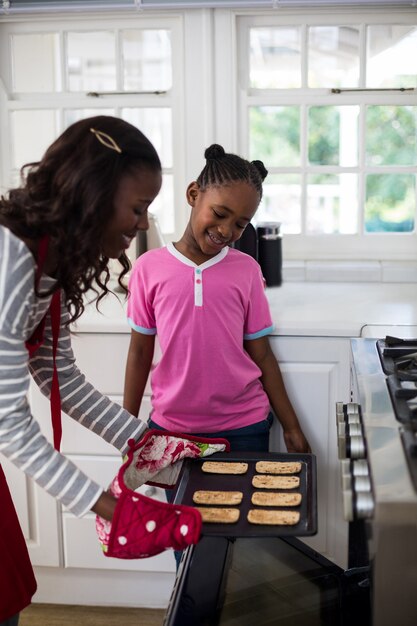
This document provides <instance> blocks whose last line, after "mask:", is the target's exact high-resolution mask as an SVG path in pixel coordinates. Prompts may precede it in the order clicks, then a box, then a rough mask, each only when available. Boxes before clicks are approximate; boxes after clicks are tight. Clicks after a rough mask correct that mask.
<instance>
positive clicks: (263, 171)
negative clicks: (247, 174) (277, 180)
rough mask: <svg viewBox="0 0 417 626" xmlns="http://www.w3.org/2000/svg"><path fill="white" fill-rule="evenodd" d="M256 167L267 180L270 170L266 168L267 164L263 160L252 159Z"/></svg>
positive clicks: (263, 178)
mask: <svg viewBox="0 0 417 626" xmlns="http://www.w3.org/2000/svg"><path fill="white" fill-rule="evenodd" d="M251 164H252V165H253V166H254V167H256V169H257V170H258V172H259V174H260V176H261V178H262V180H265V178H266V177H267V176H268V170H267V169H266V167H265V165H264V164H263V163H262V161H252V163H251Z"/></svg>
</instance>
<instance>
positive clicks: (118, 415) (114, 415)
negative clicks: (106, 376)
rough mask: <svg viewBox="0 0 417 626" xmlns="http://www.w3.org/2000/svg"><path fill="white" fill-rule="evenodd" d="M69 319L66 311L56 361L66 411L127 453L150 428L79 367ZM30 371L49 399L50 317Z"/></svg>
mask: <svg viewBox="0 0 417 626" xmlns="http://www.w3.org/2000/svg"><path fill="white" fill-rule="evenodd" d="M68 319H69V315H68V311H67V310H66V309H65V308H64V309H63V313H62V317H61V329H60V335H59V340H58V349H57V358H56V364H57V370H58V377H59V388H60V392H61V405H62V410H63V411H64V412H65V413H67V415H69V416H70V417H72V418H73V419H75V420H76V421H78V422H79V423H80V424H82V425H83V426H85V427H86V428H89V429H90V430H92V431H93V432H95V433H96V434H97V435H100V437H102V438H103V439H105V440H106V441H107V442H108V443H110V444H112V445H113V446H115V448H117V449H118V450H120V452H122V454H123V453H125V452H126V451H127V448H128V445H127V442H128V440H129V439H131V438H133V439H137V438H138V437H139V435H140V434H141V433H142V432H143V431H144V430H145V428H146V426H144V424H143V423H142V422H141V421H139V420H138V419H137V418H136V417H133V416H132V415H131V414H130V413H128V412H127V411H126V410H125V409H123V408H122V407H121V406H120V405H119V404H116V403H114V402H112V401H111V400H109V398H108V397H107V396H104V395H103V394H101V393H100V392H99V391H97V390H96V389H95V388H94V387H93V386H92V385H91V384H90V383H89V382H88V381H86V379H85V376H84V374H82V372H80V370H79V369H78V368H77V366H76V364H75V358H74V354H73V351H72V348H71V334H70V331H69V329H68V327H67V326H65V323H66V321H68ZM30 371H31V373H32V376H33V378H34V379H35V381H36V382H37V384H38V386H39V388H40V390H41V391H42V393H44V394H45V395H46V396H48V397H49V394H50V389H51V384H52V373H53V362H52V333H51V324H50V317H49V314H48V317H47V321H46V326H45V339H44V343H43V345H42V346H41V347H40V348H39V350H37V352H36V353H35V355H34V356H33V357H32V358H31V359H30Z"/></svg>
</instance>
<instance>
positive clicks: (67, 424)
mask: <svg viewBox="0 0 417 626" xmlns="http://www.w3.org/2000/svg"><path fill="white" fill-rule="evenodd" d="M109 397H110V400H112V401H113V402H116V403H117V404H120V405H121V404H122V402H123V396H122V395H114V396H109ZM30 402H31V407H32V412H33V415H34V416H35V417H36V419H37V420H38V422H39V423H40V425H41V428H42V432H43V433H44V434H45V435H46V437H48V439H49V441H52V428H51V409H50V405H49V400H48V399H47V398H46V397H45V396H44V395H43V394H42V393H41V392H40V391H39V389H38V387H37V386H36V385H35V384H32V385H31V390H30ZM150 411H151V399H150V397H149V396H144V397H143V400H142V404H141V407H140V412H139V418H140V419H141V420H142V421H145V422H146V421H147V419H148V417H149V414H150ZM61 451H62V453H63V454H103V455H106V456H109V455H114V456H117V457H118V458H119V457H120V454H119V451H118V450H117V449H116V448H115V447H114V446H112V445H111V444H109V443H107V442H106V441H105V440H104V439H102V438H101V437H99V436H98V435H96V434H95V433H93V432H92V431H91V430H89V429H88V428H85V426H83V425H82V424H79V423H78V422H77V421H75V420H73V419H71V417H68V415H66V414H65V413H62V442H61Z"/></svg>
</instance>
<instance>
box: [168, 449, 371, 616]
mask: <svg viewBox="0 0 417 626" xmlns="http://www.w3.org/2000/svg"><path fill="white" fill-rule="evenodd" d="M228 454H229V455H231V456H230V459H229V460H232V461H233V460H240V461H242V460H245V461H247V462H248V465H249V470H248V475H247V476H246V475H243V476H242V477H241V478H239V481H240V482H239V484H238V488H239V490H241V491H242V493H243V496H244V497H243V503H242V511H241V518H242V519H241V522H242V523H241V525H240V526H239V525H237V526H236V527H235V528H234V529H233V528H231V527H230V526H229V527H228V528H226V527H225V525H219V527H218V528H212V527H210V528H208V527H206V528H205V527H204V524H203V535H202V538H201V539H200V541H199V543H198V544H197V545H196V546H190V547H189V548H188V549H187V550H186V551H185V552H184V553H183V555H182V559H181V562H180V564H179V568H178V572H177V576H176V580H175V585H174V589H173V592H172V595H171V599H170V603H169V606H168V610H167V613H166V617H165V621H164V626H199V625H203V626H254V625H256V626H272V625H274V626H369V624H370V622H369V587H368V581H369V576H368V568H367V561H366V562H365V563H362V561H361V560H360V559H359V560H358V559H357V558H356V559H355V563H356V564H357V565H355V567H351V568H350V569H349V570H348V571H343V570H342V569H341V568H339V567H338V566H337V565H335V564H334V563H332V562H331V561H329V560H327V559H326V558H324V557H323V556H322V555H320V554H318V553H317V552H315V551H314V550H312V549H311V548H309V547H308V546H306V545H305V544H304V543H302V541H301V540H300V539H299V538H298V537H297V534H298V535H302V534H311V533H312V532H313V533H314V532H315V530H316V511H315V503H316V496H315V461H314V458H313V456H312V455H298V457H299V460H300V461H301V464H302V465H303V469H302V470H301V483H300V490H301V492H302V493H303V494H305V498H303V499H305V505H304V507H303V505H302V506H301V509H300V522H299V524H298V529H297V527H293V528H292V529H291V528H290V527H288V528H287V529H284V528H282V529H275V530H272V529H271V528H270V529H267V528H264V529H262V530H255V529H253V528H252V529H250V528H249V527H248V525H247V523H246V522H245V519H246V509H245V507H246V506H250V505H249V502H250V501H251V480H252V472H253V471H254V468H253V466H254V465H255V461H256V459H257V457H258V453H232V452H231V453H228ZM260 454H262V458H264V456H267V455H268V456H270V457H271V458H273V459H275V457H276V458H279V457H281V456H284V455H279V454H275V453H260ZM242 455H243V456H242ZM219 456H223V457H224V454H223V455H222V454H220V455H219V454H217V455H213V456H212V457H210V458H211V459H216V458H218V457H219ZM286 456H288V455H286ZM289 456H291V457H292V456H295V455H289ZM235 457H236V458H235ZM182 476H183V478H182V479H180V481H179V486H178V487H177V492H176V496H175V501H176V502H182V503H185V504H190V503H191V502H192V499H191V496H192V493H193V491H194V490H195V489H196V488H204V489H208V488H209V486H208V485H207V484H206V482H204V483H203V482H201V481H203V480H204V481H207V480H208V479H207V478H204V479H203V478H202V477H201V471H200V468H199V463H198V461H195V460H194V461H190V462H187V463H186V466H185V468H184V470H183V474H182ZM216 480H217V478H216ZM218 480H220V481H223V488H224V485H225V484H228V485H229V489H230V488H231V487H230V477H227V476H223V477H220V478H219V479H218ZM232 480H234V481H235V480H237V477H233V479H232ZM225 481H226V482H225ZM216 485H217V483H216ZM234 485H235V486H236V485H237V483H236V482H234ZM212 488H213V487H212ZM245 502H246V504H245ZM352 526H353V527H356V526H355V524H354V523H353V524H352ZM353 543H354V544H355V545H356V541H354V542H353ZM362 556H363V555H361V558H362Z"/></svg>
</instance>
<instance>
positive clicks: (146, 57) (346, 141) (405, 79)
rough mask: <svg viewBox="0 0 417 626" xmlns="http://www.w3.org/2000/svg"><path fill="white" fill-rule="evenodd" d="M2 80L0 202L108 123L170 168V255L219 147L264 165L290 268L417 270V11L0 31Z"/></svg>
mask: <svg viewBox="0 0 417 626" xmlns="http://www.w3.org/2000/svg"><path fill="white" fill-rule="evenodd" d="M237 4H238V3H237ZM237 4H236V5H235V6H237ZM127 11H131V12H129V13H127ZM0 77H1V80H0V121H1V124H0V138H1V141H0V186H1V187H2V188H3V189H7V188H8V187H9V186H10V184H11V183H12V182H13V181H14V182H17V179H18V173H19V168H20V167H21V165H22V164H23V163H25V162H28V161H33V160H37V159H39V157H40V156H41V155H42V152H43V151H44V149H45V148H46V147H47V146H48V145H49V144H50V143H51V141H52V140H53V139H54V138H55V137H56V136H58V135H59V134H60V132H62V130H63V129H64V128H66V127H67V126H68V125H69V124H71V123H72V122H74V121H75V120H77V119H80V118H81V117H86V116H90V115H95V114H97V113H107V114H112V115H118V116H120V117H123V118H124V119H126V120H128V121H129V122H131V123H132V124H135V125H137V126H138V127H139V128H141V130H143V131H144V132H145V134H147V135H148V136H149V138H150V139H151V140H152V142H153V143H154V145H155V147H156V149H157V150H158V152H159V154H160V155H161V159H162V164H163V170H164V181H163V187H162V191H161V194H160V195H159V196H158V198H157V199H156V201H155V203H154V205H153V208H152V211H154V212H155V213H156V214H157V216H158V218H159V222H160V225H161V227H162V231H163V233H164V234H165V236H166V238H167V240H170V239H174V240H175V239H176V238H179V237H180V236H181V235H182V233H183V230H184V228H185V226H186V223H187V221H188V217H189V207H188V205H187V203H186V200H185V189H186V187H187V185H188V183H189V182H191V181H192V180H195V178H196V177H197V176H198V174H199V172H200V170H201V168H202V167H203V165H204V159H203V154H204V149H205V148H206V147H207V146H208V145H210V144H211V143H213V142H218V143H221V144H222V145H223V146H224V147H225V149H226V150H229V151H232V152H233V151H235V152H237V153H239V154H242V155H243V156H247V157H250V158H251V159H262V160H263V161H264V162H265V164H266V166H267V168H268V170H269V175H268V177H267V178H266V180H265V185H264V190H265V193H264V199H263V201H262V204H261V207H260V209H259V211H258V213H257V220H258V221H261V220H273V221H279V222H281V223H282V231H283V235H284V241H283V249H284V258H285V260H290V259H297V260H298V259H300V260H314V259H320V260H322V259H349V260H354V259H356V260H366V259H369V260H396V259H398V260H413V261H416V260H417V224H416V204H417V203H416V197H417V184H416V177H417V12H416V11H415V9H408V8H404V7H400V8H397V9H395V8H389V7H387V6H385V7H384V8H383V10H382V9H381V10H380V9H377V8H375V7H374V8H373V9H368V10H365V9H360V8H353V7H351V8H350V9H344V8H343V7H342V8H340V7H339V8H334V7H332V8H328V9H325V8H323V7H321V8H320V9H318V8H317V9H314V8H311V9H310V8H302V9H296V8H294V9H291V8H286V7H279V8H276V9H271V8H268V9H264V8H260V9H259V10H256V9H253V8H246V9H245V8H235V9H233V8H214V9H204V8H203V9H199V8H194V9H189V10H187V9H185V10H179V9H171V10H169V9H166V10H163V11H157V10H155V11H150V10H149V11H148V10H147V11H137V10H134V9H131V10H130V9H125V10H124V11H119V12H113V13H111V12H110V11H109V12H106V13H105V14H104V12H102V13H96V14H94V13H83V14H82V15H81V14H80V15H77V11H76V10H74V11H73V12H71V13H66V14H62V15H60V16H59V19H58V18H56V17H55V16H54V15H53V14H50V15H49V14H45V13H43V14H42V15H41V16H40V15H36V17H35V18H28V17H23V16H16V17H13V16H11V17H8V18H6V19H5V18H2V17H0Z"/></svg>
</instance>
